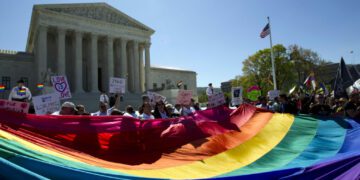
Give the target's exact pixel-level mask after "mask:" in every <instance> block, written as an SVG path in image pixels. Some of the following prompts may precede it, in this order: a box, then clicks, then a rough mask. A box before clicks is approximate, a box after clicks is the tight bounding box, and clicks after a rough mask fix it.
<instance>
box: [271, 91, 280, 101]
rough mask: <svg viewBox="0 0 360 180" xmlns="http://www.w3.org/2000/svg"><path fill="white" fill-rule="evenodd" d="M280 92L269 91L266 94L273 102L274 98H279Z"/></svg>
mask: <svg viewBox="0 0 360 180" xmlns="http://www.w3.org/2000/svg"><path fill="white" fill-rule="evenodd" d="M279 95H280V91H279V90H271V91H269V92H268V96H269V99H270V100H274V99H275V98H276V97H279Z"/></svg>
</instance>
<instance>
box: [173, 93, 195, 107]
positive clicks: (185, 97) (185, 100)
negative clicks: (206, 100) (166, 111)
mask: <svg viewBox="0 0 360 180" xmlns="http://www.w3.org/2000/svg"><path fill="white" fill-rule="evenodd" d="M191 98H192V91H191V90H180V91H179V94H178V96H177V98H176V103H177V104H180V105H189V104H190V102H191Z"/></svg>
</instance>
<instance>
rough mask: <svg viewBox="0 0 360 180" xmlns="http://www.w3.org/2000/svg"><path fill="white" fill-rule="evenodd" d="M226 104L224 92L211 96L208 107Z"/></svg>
mask: <svg viewBox="0 0 360 180" xmlns="http://www.w3.org/2000/svg"><path fill="white" fill-rule="evenodd" d="M223 104H225V97H224V94H223V93H222V92H219V93H216V94H213V95H211V96H209V99H208V107H209V108H213V107H217V106H220V105H223Z"/></svg>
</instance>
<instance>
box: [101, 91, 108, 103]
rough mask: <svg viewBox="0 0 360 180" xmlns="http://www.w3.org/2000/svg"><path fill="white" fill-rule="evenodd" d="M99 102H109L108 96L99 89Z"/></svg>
mask: <svg viewBox="0 0 360 180" xmlns="http://www.w3.org/2000/svg"><path fill="white" fill-rule="evenodd" d="M100 102H103V103H107V104H108V103H109V96H108V95H106V93H105V91H101V94H100Z"/></svg>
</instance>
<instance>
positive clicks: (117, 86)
mask: <svg viewBox="0 0 360 180" xmlns="http://www.w3.org/2000/svg"><path fill="white" fill-rule="evenodd" d="M109 92H110V93H122V94H124V93H125V79H124V78H116V77H111V78H110V83H109Z"/></svg>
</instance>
